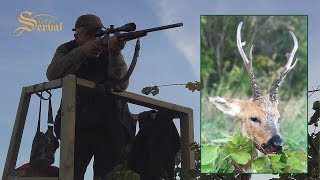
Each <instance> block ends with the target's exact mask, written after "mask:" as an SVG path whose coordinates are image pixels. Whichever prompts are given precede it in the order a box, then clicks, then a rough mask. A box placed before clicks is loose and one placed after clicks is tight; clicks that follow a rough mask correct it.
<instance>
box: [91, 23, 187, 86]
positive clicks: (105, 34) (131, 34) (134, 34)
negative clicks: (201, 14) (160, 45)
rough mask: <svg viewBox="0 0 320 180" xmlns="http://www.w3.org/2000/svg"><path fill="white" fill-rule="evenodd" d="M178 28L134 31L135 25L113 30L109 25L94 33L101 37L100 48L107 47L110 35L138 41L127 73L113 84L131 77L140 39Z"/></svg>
mask: <svg viewBox="0 0 320 180" xmlns="http://www.w3.org/2000/svg"><path fill="white" fill-rule="evenodd" d="M180 26H183V23H176V24H169V25H165V26H159V27H154V28H149V29H143V30H140V31H135V30H136V24H135V23H128V24H125V25H123V26H121V27H118V28H115V27H114V25H110V28H106V30H99V31H98V32H95V36H96V37H102V38H101V40H100V46H104V47H107V46H108V40H109V37H110V34H114V35H115V36H116V37H117V38H119V39H120V40H124V41H131V40H134V39H138V40H137V42H136V46H135V52H134V55H133V58H132V62H131V64H130V67H129V69H128V71H127V73H126V74H125V75H124V76H123V77H122V78H121V79H120V80H117V81H115V82H114V83H117V84H119V83H122V82H125V81H127V80H128V79H129V77H130V76H131V74H132V72H133V70H134V68H135V65H136V63H137V60H138V56H139V50H140V40H139V38H140V37H144V36H146V35H147V34H148V33H149V32H154V31H161V30H165V29H171V28H176V27H180ZM120 32H126V33H120ZM104 83H105V82H104ZM105 85H107V84H105Z"/></svg>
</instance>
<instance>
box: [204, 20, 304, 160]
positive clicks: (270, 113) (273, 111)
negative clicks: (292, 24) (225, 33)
mask: <svg viewBox="0 0 320 180" xmlns="http://www.w3.org/2000/svg"><path fill="white" fill-rule="evenodd" d="M241 26H242V22H241V23H240V24H239V25H238V28H237V46H238V50H239V52H240V55H241V57H242V60H243V62H244V64H245V66H246V69H247V71H248V74H249V77H250V84H251V90H252V99H250V100H245V101H244V100H238V99H225V98H222V97H209V101H210V102H211V103H212V104H214V105H215V106H216V107H217V109H219V110H220V111H222V112H223V113H225V114H228V115H230V116H237V117H239V118H240V119H241V122H240V129H241V132H242V133H243V134H244V135H246V136H248V137H249V138H251V139H252V140H254V142H255V143H256V147H257V148H258V149H259V150H260V151H261V152H263V153H265V154H274V153H277V152H278V151H280V150H281V149H282V146H283V141H282V138H281V135H280V133H279V118H280V113H279V111H278V108H277V105H278V101H277V94H278V91H279V88H280V87H281V84H282V83H283V80H284V78H285V76H286V75H287V74H288V73H289V71H290V70H292V69H293V67H294V66H295V65H296V63H297V59H296V60H295V62H294V63H293V65H292V61H293V58H294V55H295V53H296V51H297V49H298V41H297V38H296V36H295V35H294V34H293V32H291V31H290V32H289V33H290V34H291V36H292V38H293V42H294V46H293V49H292V51H291V52H290V53H288V54H286V58H287V64H286V65H285V67H284V68H283V70H282V71H281V74H280V76H279V78H278V79H277V80H276V82H275V84H274V85H273V87H272V89H271V91H270V94H269V95H266V96H261V94H260V92H259V87H258V83H257V80H256V78H255V76H254V73H253V68H252V49H253V46H251V48H250V52H249V58H248V57H247V55H246V54H245V52H244V50H243V48H242V47H243V46H244V45H245V44H246V42H245V41H244V42H242V41H241Z"/></svg>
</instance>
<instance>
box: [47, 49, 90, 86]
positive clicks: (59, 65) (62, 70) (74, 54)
mask: <svg viewBox="0 0 320 180" xmlns="http://www.w3.org/2000/svg"><path fill="white" fill-rule="evenodd" d="M86 59H87V58H86V56H85V55H84V54H83V52H82V51H81V49H80V47H77V48H75V49H73V50H72V51H70V52H69V53H67V54H66V53H64V47H63V45H61V46H59V47H58V49H57V50H56V53H55V54H54V57H53V59H52V61H51V63H50V65H49V67H48V69H47V78H48V80H50V81H51V80H54V79H58V78H62V77H64V76H66V75H68V74H75V73H76V71H77V70H78V68H79V67H80V66H81V64H82V63H83V62H84V61H85V60H86Z"/></svg>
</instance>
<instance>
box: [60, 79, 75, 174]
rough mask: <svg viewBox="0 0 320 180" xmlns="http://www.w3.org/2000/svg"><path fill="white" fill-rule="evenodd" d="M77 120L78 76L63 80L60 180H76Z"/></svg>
mask: <svg viewBox="0 0 320 180" xmlns="http://www.w3.org/2000/svg"><path fill="white" fill-rule="evenodd" d="M75 120H76V76H75V75H68V76H65V77H64V78H63V80H62V107H61V146H60V169H59V171H60V172H59V176H60V177H59V179H60V180H70V179H74V142H75Z"/></svg>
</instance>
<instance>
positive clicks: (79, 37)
mask: <svg viewBox="0 0 320 180" xmlns="http://www.w3.org/2000/svg"><path fill="white" fill-rule="evenodd" d="M74 37H75V40H76V42H77V43H78V45H79V46H81V45H83V44H85V43H86V42H88V41H90V40H96V39H100V37H96V36H95V35H94V34H92V33H89V31H88V30H87V29H86V28H84V27H80V28H78V29H76V33H75V34H74Z"/></svg>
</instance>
